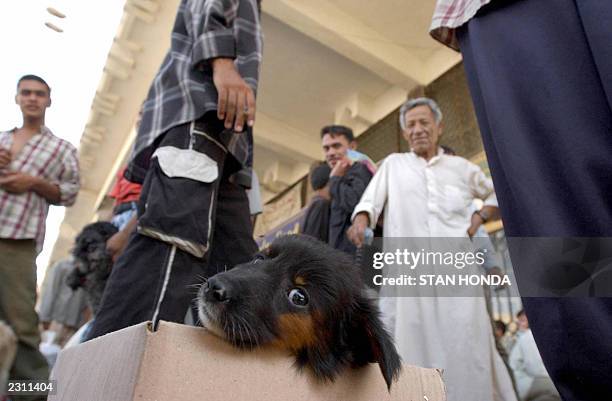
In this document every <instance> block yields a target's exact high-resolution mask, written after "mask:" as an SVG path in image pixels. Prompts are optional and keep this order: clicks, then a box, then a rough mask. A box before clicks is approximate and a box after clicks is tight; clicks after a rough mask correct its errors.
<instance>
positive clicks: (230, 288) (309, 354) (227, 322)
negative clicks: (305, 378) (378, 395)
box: [197, 235, 401, 389]
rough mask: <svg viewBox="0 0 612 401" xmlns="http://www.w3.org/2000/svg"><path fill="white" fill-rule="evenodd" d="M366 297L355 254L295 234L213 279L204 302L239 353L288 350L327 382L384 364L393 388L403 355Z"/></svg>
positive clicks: (205, 316)
mask: <svg viewBox="0 0 612 401" xmlns="http://www.w3.org/2000/svg"><path fill="white" fill-rule="evenodd" d="M366 294H367V290H366V288H365V286H364V284H363V282H362V280H361V275H360V272H359V270H358V268H357V267H356V266H355V265H354V264H353V262H352V260H351V258H350V257H349V256H348V255H346V254H344V253H343V252H340V251H337V250H335V249H332V248H331V247H329V246H327V245H325V244H323V243H322V242H320V241H318V240H315V239H313V238H311V237H308V236H302V235H291V236H284V237H280V238H279V239H277V240H275V241H274V242H273V243H272V245H270V247H269V248H267V249H266V250H265V251H263V252H262V253H260V254H258V255H256V256H255V258H254V259H253V260H252V261H251V262H248V263H245V264H241V265H238V266H236V267H235V268H233V269H231V270H229V271H226V272H222V273H219V274H216V275H215V276H213V277H211V278H209V279H208V280H207V281H206V282H204V283H203V284H202V286H201V287H200V289H199V292H198V297H197V302H198V314H199V317H200V320H201V322H202V324H203V325H204V327H206V328H208V329H209V330H210V331H212V332H214V333H216V334H217V335H219V336H221V337H223V338H225V339H226V340H228V341H229V342H231V343H232V344H233V345H235V346H237V347H239V348H247V349H251V348H254V347H257V346H261V345H265V344H270V345H273V346H277V347H280V348H282V349H284V350H287V351H288V352H289V353H291V354H292V355H294V356H295V363H296V366H297V367H298V368H299V369H302V368H306V369H308V370H310V371H311V372H312V373H313V374H314V376H315V377H316V378H317V379H320V380H323V381H333V380H334V379H335V378H336V376H337V375H338V374H339V373H340V372H341V371H342V370H343V369H345V368H346V367H357V366H363V365H365V364H367V363H369V362H376V363H378V364H379V365H380V370H381V372H382V375H383V377H384V379H385V381H386V383H387V387H388V388H389V389H390V388H391V383H392V381H393V380H394V379H396V378H397V377H398V375H399V372H400V369H401V361H400V357H399V355H398V354H397V351H396V349H395V346H394V344H393V341H392V340H391V337H390V336H389V334H388V333H387V332H386V330H385V329H384V328H383V326H382V323H381V321H380V318H379V310H378V307H377V305H376V302H375V300H374V299H372V298H370V297H368V296H367V295H366Z"/></svg>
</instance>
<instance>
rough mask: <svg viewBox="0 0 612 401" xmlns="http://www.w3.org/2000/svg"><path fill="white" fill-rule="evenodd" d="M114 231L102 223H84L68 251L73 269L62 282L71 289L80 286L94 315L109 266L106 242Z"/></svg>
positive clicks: (109, 260) (111, 227)
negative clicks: (65, 282)
mask: <svg viewBox="0 0 612 401" xmlns="http://www.w3.org/2000/svg"><path fill="white" fill-rule="evenodd" d="M117 231H118V230H117V227H115V226H114V225H112V224H111V223H108V222H105V221H104V222H97V223H92V224H88V225H86V226H85V227H84V228H83V230H81V232H80V233H79V235H77V237H76V240H75V244H74V248H73V249H72V255H73V256H74V265H75V269H74V270H73V272H72V273H70V274H69V275H68V277H67V278H66V281H67V283H68V285H69V286H70V287H71V288H72V289H73V290H76V289H77V288H79V287H83V289H84V290H85V294H86V296H87V301H88V303H89V306H90V307H91V309H92V312H93V314H94V316H95V315H96V313H97V312H98V308H99V307H100V302H101V300H102V294H103V293H104V288H105V287H106V282H107V281H108V276H109V275H110V272H111V269H112V267H113V260H112V258H111V256H110V255H109V253H108V252H107V251H106V241H107V240H108V239H109V238H110V237H112V236H113V234H115V233H116V232H117Z"/></svg>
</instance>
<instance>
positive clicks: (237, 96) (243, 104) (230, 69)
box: [211, 58, 255, 132]
mask: <svg viewBox="0 0 612 401" xmlns="http://www.w3.org/2000/svg"><path fill="white" fill-rule="evenodd" d="M211 64H212V68H213V82H214V84H215V87H216V88H217V93H218V96H219V99H218V102H217V117H219V119H220V120H225V124H224V125H225V128H226V129H230V128H232V125H233V126H234V131H236V132H241V131H242V128H243V127H244V123H245V120H246V123H247V124H248V125H249V127H252V126H253V124H254V123H255V94H254V93H253V90H252V89H251V87H250V86H249V85H247V83H246V82H245V81H244V79H242V77H241V76H240V74H239V73H238V70H237V69H236V66H235V65H234V61H233V60H232V59H229V58H216V59H213V60H212V62H211Z"/></svg>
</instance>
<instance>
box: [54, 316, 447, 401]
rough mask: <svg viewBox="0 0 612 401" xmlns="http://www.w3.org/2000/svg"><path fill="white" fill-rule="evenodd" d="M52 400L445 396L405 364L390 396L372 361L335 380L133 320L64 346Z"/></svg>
mask: <svg viewBox="0 0 612 401" xmlns="http://www.w3.org/2000/svg"><path fill="white" fill-rule="evenodd" d="M52 379H54V380H57V393H56V394H55V395H54V396H50V397H49V400H62V401H68V400H75V401H84V400H87V401H98V400H105V401H106V400H108V401H129V400H139V401H144V400H169V401H170V400H171V401H180V400H185V401H187V400H189V401H192V400H223V401H228V400H266V401H267V400H270V401H276V400H278V401H287V400H292V401H294V400H298V401H299V400H304V401H306V400H308V401H313V400H333V401H338V400H351V401H373V400H376V401H378V400H402V401H443V400H445V399H446V396H445V390H444V385H443V383H442V379H441V374H440V372H439V371H438V370H436V369H422V368H417V367H413V366H404V369H403V373H402V376H401V378H400V380H399V381H398V382H395V383H394V384H393V387H392V388H391V393H390V394H389V392H388V391H387V387H386V384H385V382H384V380H383V377H382V375H381V373H380V370H379V369H378V365H376V364H371V365H369V366H367V367H364V368H361V369H347V371H346V373H345V374H343V375H342V376H341V377H339V378H338V380H336V382H334V383H333V384H323V383H319V382H316V381H315V380H314V379H313V378H312V377H311V376H310V375H309V374H307V373H298V372H297V370H296V369H295V368H294V367H293V359H292V358H291V357H290V356H288V355H286V354H284V353H283V352H281V351H279V350H275V349H269V348H268V349H258V350H254V351H244V350H238V349H236V348H234V347H232V346H231V345H230V344H228V343H226V342H225V341H223V340H221V339H219V338H217V337H215V336H213V335H211V334H210V333H208V332H207V331H206V330H205V329H203V328H198V327H190V326H185V325H179V324H175V323H167V322H161V323H160V325H159V328H158V330H157V331H155V332H152V331H151V330H150V325H149V324H148V323H142V324H138V325H135V326H132V327H128V328H126V329H123V330H120V331H117V332H114V333H111V334H108V335H106V336H103V337H100V338H97V339H95V340H93V341H89V342H87V343H84V344H80V345H78V346H76V347H73V348H68V349H66V350H64V351H62V352H61V353H60V355H59V358H58V361H57V364H56V366H55V369H54V370H53V373H52Z"/></svg>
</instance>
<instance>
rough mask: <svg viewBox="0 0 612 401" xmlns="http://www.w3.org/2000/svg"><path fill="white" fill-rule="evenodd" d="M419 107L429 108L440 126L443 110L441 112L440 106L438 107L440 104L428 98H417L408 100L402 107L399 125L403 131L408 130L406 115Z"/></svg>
mask: <svg viewBox="0 0 612 401" xmlns="http://www.w3.org/2000/svg"><path fill="white" fill-rule="evenodd" d="M417 106H427V107H429V109H430V110H431V112H432V113H433V115H434V118H435V119H436V123H438V124H440V122H441V121H442V110H440V106H438V103H436V102H435V100H433V99H430V98H428V97H417V98H416V99H410V100H407V101H406V103H404V104H403V105H402V107H400V112H399V123H400V127H402V130H405V129H406V113H407V112H408V111H409V110H412V109H414V108H415V107H417Z"/></svg>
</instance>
